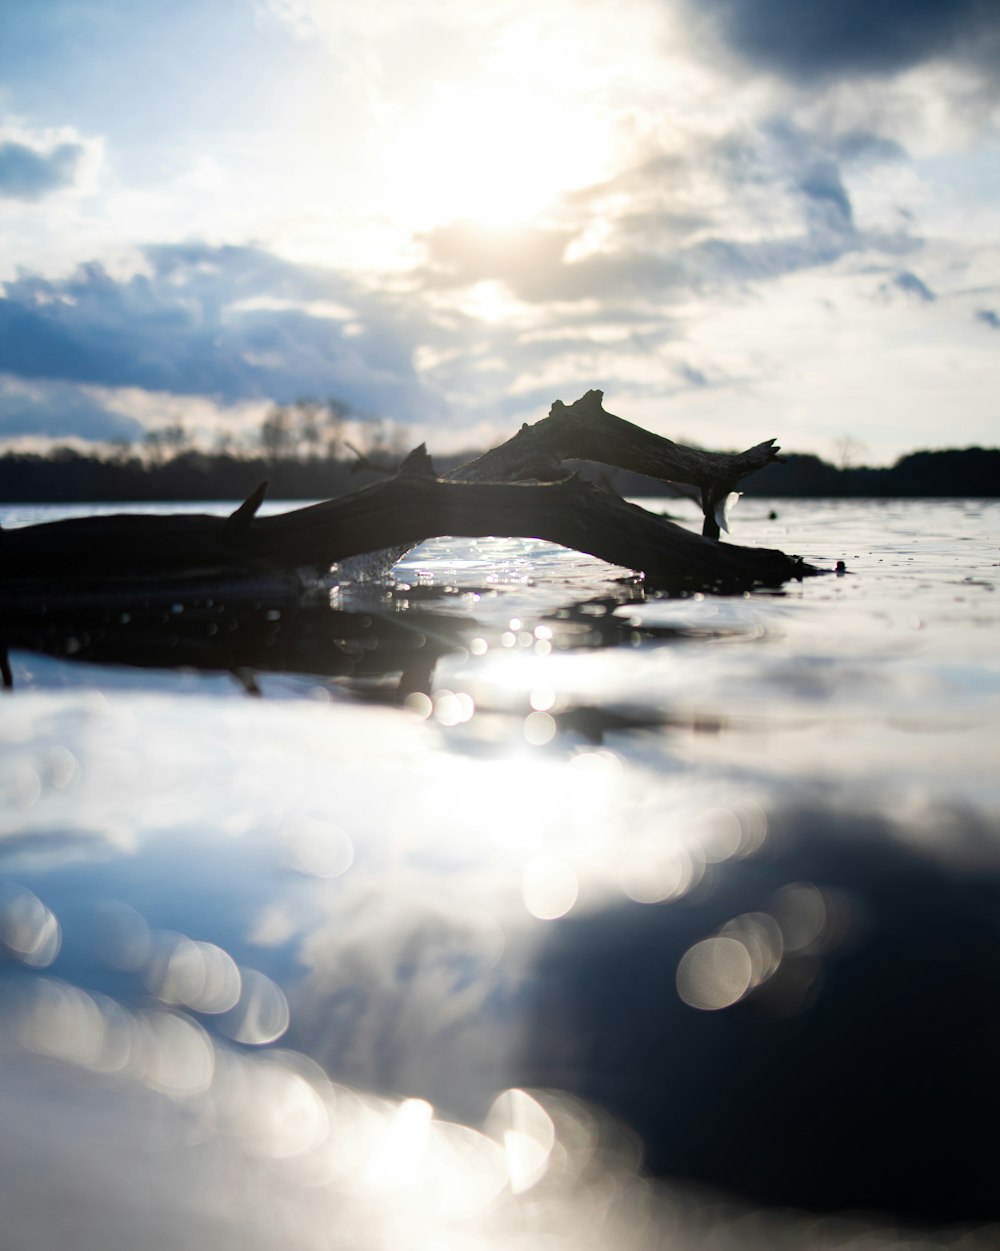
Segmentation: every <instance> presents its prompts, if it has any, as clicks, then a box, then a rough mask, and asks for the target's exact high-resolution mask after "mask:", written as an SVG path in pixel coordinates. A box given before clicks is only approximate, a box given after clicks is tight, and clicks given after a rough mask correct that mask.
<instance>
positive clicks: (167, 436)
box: [163, 421, 191, 456]
mask: <svg viewBox="0 0 1000 1251" xmlns="http://www.w3.org/2000/svg"><path fill="white" fill-rule="evenodd" d="M163 442H164V443H165V444H166V446H167V447H168V448H169V449H170V454H171V456H179V455H180V454H181V452H183V451H184V450H185V449H186V448H187V447H189V446H190V443H191V437H190V435H189V434H188V432H187V430H186V429H185V428H184V426H183V425H182V424H181V423H180V422H179V421H172V422H170V424H169V425H167V426H164V428H163Z"/></svg>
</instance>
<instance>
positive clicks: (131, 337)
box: [0, 243, 429, 420]
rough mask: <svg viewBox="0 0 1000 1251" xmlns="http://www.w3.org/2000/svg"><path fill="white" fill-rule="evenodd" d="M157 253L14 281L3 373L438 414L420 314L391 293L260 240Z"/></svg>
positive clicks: (3, 334) (1, 305)
mask: <svg viewBox="0 0 1000 1251" xmlns="http://www.w3.org/2000/svg"><path fill="white" fill-rule="evenodd" d="M145 259H146V262H147V264H146V268H145V271H144V272H139V273H136V274H134V275H133V276H132V277H130V278H127V279H122V280H118V279H115V278H113V277H112V276H111V275H110V274H109V273H108V272H107V271H106V270H105V269H104V268H103V267H102V266H101V265H99V264H96V263H92V264H87V265H83V266H81V267H80V268H79V269H77V270H76V272H75V273H73V274H72V275H71V276H70V277H68V278H65V279H62V280H58V281H55V280H48V279H44V278H41V277H39V276H37V275H28V276H22V277H20V278H18V279H17V280H15V281H13V282H9V283H7V285H6V292H5V296H4V298H2V299H0V371H5V372H7V373H9V374H11V375H13V376H16V377H19V378H22V379H33V380H46V381H62V382H73V383H80V384H86V385H91V386H102V387H110V388H122V387H135V388H141V389H143V390H147V391H159V392H166V393H168V394H173V395H192V396H193V395H203V396H209V397H212V398H214V399H216V400H218V401H220V402H222V403H225V404H235V403H238V402H240V401H244V400H250V399H258V398H267V399H273V400H277V401H279V402H286V401H290V400H293V399H295V398H297V397H299V396H302V395H317V396H323V397H326V396H337V397H338V398H341V399H343V400H345V401H346V402H347V403H348V404H350V405H351V406H352V407H355V408H356V409H358V410H359V411H361V412H388V413H391V414H392V415H393V416H396V417H399V418H401V419H403V420H411V419H417V418H421V417H424V416H426V414H427V407H428V403H429V401H428V397H427V396H426V394H425V393H424V391H423V389H422V387H421V385H420V380H419V378H418V377H417V375H416V373H415V371H414V368H413V362H412V348H413V335H414V333H415V332H416V327H415V326H414V325H413V324H411V323H412V317H413V314H412V313H411V312H409V311H408V310H406V309H405V308H402V307H397V302H396V301H395V300H394V298H393V297H392V296H391V295H388V294H381V295H380V294H378V293H372V292H369V291H366V290H364V289H363V288H362V287H360V286H359V285H357V284H354V283H352V281H351V280H349V279H347V278H344V277H342V276H338V275H337V274H336V273H334V272H332V271H328V270H323V269H321V268H318V267H309V266H298V265H294V264H292V263H290V262H287V261H283V260H281V259H280V258H278V257H276V256H274V255H273V254H271V253H269V252H267V251H266V250H264V249H259V248H249V247H211V246H208V245H204V244H199V243H192V244H185V245H177V246H163V247H156V248H149V249H147V251H146V257H145Z"/></svg>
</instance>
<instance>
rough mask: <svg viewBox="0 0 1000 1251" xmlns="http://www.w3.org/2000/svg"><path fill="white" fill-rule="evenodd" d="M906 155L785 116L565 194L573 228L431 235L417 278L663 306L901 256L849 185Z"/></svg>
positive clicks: (693, 139)
mask: <svg viewBox="0 0 1000 1251" xmlns="http://www.w3.org/2000/svg"><path fill="white" fill-rule="evenodd" d="M904 155H905V154H904V153H903V150H902V149H901V148H900V147H899V145H897V144H895V143H894V142H892V141H888V140H883V139H881V138H880V137H879V136H877V135H873V134H868V133H866V132H863V131H858V130H852V131H847V132H845V133H843V134H836V133H833V134H829V135H825V134H816V133H810V132H808V131H806V130H804V129H802V128H800V127H796V126H794V125H793V124H792V123H791V122H789V121H788V120H787V119H784V118H781V119H774V118H770V119H765V120H764V121H763V122H761V123H759V124H758V125H757V126H755V127H754V126H750V125H749V124H747V125H744V126H743V127H741V128H740V129H737V130H734V131H732V132H729V133H727V134H724V135H722V136H721V137H705V136H698V135H688V136H686V137H685V140H684V142H683V144H681V145H679V146H678V147H677V148H676V149H675V150H673V151H669V152H659V153H654V154H652V155H647V156H646V158H645V159H643V160H642V161H640V162H639V163H637V164H635V165H633V166H632V167H631V168H629V169H627V170H624V171H622V172H621V173H620V174H619V175H617V176H616V177H615V178H613V179H609V180H607V181H606V182H604V183H602V184H600V185H597V186H594V187H591V188H589V189H585V190H580V191H577V192H575V193H574V194H573V195H571V196H568V197H567V198H566V201H565V205H566V209H567V213H566V216H567V220H572V225H571V226H566V227H562V228H558V229H557V228H547V229H537V228H532V229H521V230H508V231H505V232H497V231H495V230H491V229H488V228H486V227H483V226H478V225H475V224H471V223H468V222H455V223H452V224H451V225H448V226H441V227H439V228H437V229H436V230H433V231H430V232H427V233H426V234H424V235H423V236H422V240H421V241H422V242H423V244H424V246H425V248H426V252H427V263H426V266H425V267H423V268H422V269H420V270H418V278H419V280H420V281H421V282H423V283H426V284H427V285H428V286H429V287H431V288H434V289H449V288H458V287H463V286H471V285H473V284H475V283H478V282H484V281H491V282H502V283H504V284H506V286H507V287H508V288H509V289H510V291H511V292H512V293H513V294H514V295H515V296H516V297H517V298H518V299H520V300H523V301H525V302H527V303H529V304H546V303H549V304H551V303H565V302H577V301H587V300H591V301H601V302H604V301H608V300H619V301H620V300H625V301H656V302H658V303H659V304H660V305H661V306H662V305H663V304H665V303H669V302H676V301H679V300H684V299H688V298H690V297H691V296H692V295H706V294H709V293H714V294H719V293H721V292H725V291H728V290H731V289H732V288H734V287H736V286H747V285H752V284H757V283H764V282H768V281H773V280H775V279H778V278H780V277H782V276H783V275H786V274H791V273H797V272H799V271H801V270H803V269H818V268H824V267H828V266H831V265H833V264H835V263H836V262H838V261H840V260H841V258H843V257H845V256H847V255H850V254H851V253H863V252H875V253H881V254H885V255H890V256H896V255H899V254H901V253H906V252H909V251H912V250H913V249H914V248H916V247H917V246H919V241H918V240H917V239H915V238H914V237H912V236H911V235H909V234H907V233H906V232H905V231H902V230H897V231H895V232H887V231H885V230H877V229H870V228H866V226H865V224H864V223H863V222H859V221H858V220H857V218H856V214H855V210H854V205H853V203H852V199H851V194H850V191H849V189H848V184H847V181H846V180H845V175H846V171H848V170H854V169H855V168H860V167H863V168H865V169H869V168H874V167H878V166H880V165H882V164H885V163H889V162H897V161H901V160H902V158H903V156H904Z"/></svg>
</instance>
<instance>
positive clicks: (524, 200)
mask: <svg viewBox="0 0 1000 1251" xmlns="http://www.w3.org/2000/svg"><path fill="white" fill-rule="evenodd" d="M564 71H565V67H564V66H561V67H560V76H559V78H560V83H564V82H565V79H564V77H563V75H564ZM610 156H611V142H610V135H609V134H608V133H607V130H606V127H604V126H602V125H601V124H600V123H599V122H598V121H597V120H596V119H595V118H593V117H589V116H586V114H585V113H584V114H583V115H582V116H581V107H580V104H579V101H575V100H573V99H572V96H571V93H570V91H569V90H566V89H565V88H564V87H563V86H560V87H559V88H558V89H557V88H556V87H555V86H551V85H548V84H545V85H543V84H541V83H539V82H537V81H536V82H532V81H531V78H530V77H529V76H527V75H526V76H525V77H524V79H523V80H516V79H515V80H513V81H505V82H503V83H501V84H489V85H477V84H474V83H471V82H465V81H461V80H459V81H455V82H450V83H439V84H438V86H437V90H436V91H435V93H434V96H433V98H432V100H431V101H430V102H429V104H428V105H427V107H425V108H424V109H422V110H421V111H420V112H419V113H417V115H416V116H415V117H414V118H413V120H412V121H411V122H409V124H407V125H404V126H403V127H402V129H401V130H400V132H399V134H398V136H397V139H396V143H395V145H394V150H393V152H392V156H391V164H392V166H393V167H394V168H395V170H396V171H397V172H398V176H399V180H400V184H401V185H400V187H399V189H398V193H397V196H396V203H397V205H398V206H400V211H401V212H403V213H405V215H406V219H407V223H408V224H409V225H410V226H411V227H412V228H415V229H425V228H427V227H430V226H434V225H441V224H442V223H445V222H453V221H458V220H466V221H474V222H478V223H480V224H482V225H486V226H511V225H516V224H518V223H524V222H526V221H528V220H530V219H531V218H533V217H535V216H536V215H537V214H539V213H541V212H544V211H545V210H546V209H547V208H548V207H550V206H551V205H552V204H553V202H554V201H555V200H556V199H557V198H558V197H559V196H560V195H561V194H563V193H564V192H566V191H570V190H572V189H574V188H576V187H580V186H583V185H586V184H587V183H592V182H596V181H598V180H599V179H600V178H601V177H603V176H605V174H606V166H607V163H608V161H609V160H610Z"/></svg>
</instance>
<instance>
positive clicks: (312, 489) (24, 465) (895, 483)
mask: <svg viewBox="0 0 1000 1251" xmlns="http://www.w3.org/2000/svg"><path fill="white" fill-rule="evenodd" d="M473 455H474V453H472V452H469V453H465V454H462V455H458V456H450V457H435V465H436V467H437V469H438V472H439V473H445V472H447V471H448V470H449V469H450V468H452V467H453V466H455V465H458V464H461V463H463V462H465V461H467V460H469V459H471V458H472V456H473ZM401 459H402V457H401V455H399V452H398V450H397V449H395V448H386V447H383V446H376V447H374V448H372V449H370V450H368V451H365V452H361V453H357V454H355V453H353V452H350V451H348V452H346V453H344V454H342V455H334V454H331V453H330V452H329V451H326V452H324V453H323V454H321V453H320V452H313V453H312V454H307V455H304V456H303V455H298V456H293V455H291V454H290V452H289V450H288V449H287V445H286V444H285V443H284V442H283V441H282V440H281V439H280V438H279V439H278V440H277V441H276V442H275V443H274V444H273V451H272V454H255V455H235V454H232V453H230V452H213V453H206V452H200V451H195V450H191V449H187V450H182V451H177V452H176V454H174V455H172V456H169V457H168V456H166V455H165V454H163V455H157V456H154V457H150V456H148V455H146V456H142V455H140V454H138V453H137V452H130V451H128V450H126V449H124V448H119V449H118V450H117V452H116V454H115V455H113V456H110V457H101V456H96V455H84V454H82V453H79V452H76V451H74V450H72V449H68V448H57V449H56V450H55V451H53V452H51V453H49V454H46V455H44V456H43V455H38V454H30V453H15V452H8V453H7V454H6V455H3V456H0V500H2V501H4V502H9V503H43V502H52V503H64V502H65V503H83V502H96V501H116V500H121V501H126V500H164V501H166V500H215V499H222V500H239V499H244V498H245V497H246V496H247V495H248V494H249V493H250V492H251V491H252V490H253V489H254V487H256V486H257V484H258V483H259V482H261V480H262V479H264V478H267V479H269V481H270V484H271V485H270V490H269V495H270V497H271V498H272V499H298V500H301V499H324V498H329V497H331V496H335V495H341V494H343V493H344V492H346V491H351V490H355V489H356V488H357V487H359V486H362V485H364V484H365V483H366V482H371V481H375V480H377V479H378V477H379V476H381V475H384V474H385V473H386V472H391V471H392V470H393V468H394V467H395V465H396V464H398V462H399V460H401ZM579 471H580V472H581V473H582V475H583V476H584V477H588V478H591V479H596V480H598V481H602V480H603V481H605V482H606V483H607V484H608V485H609V486H611V487H613V489H615V490H616V491H619V492H620V493H622V494H623V495H638V496H641V495H646V496H649V495H667V496H669V495H674V496H676V495H680V494H684V493H685V492H684V491H683V490H671V489H670V488H669V487H667V486H664V485H663V484H662V483H658V482H656V481H655V480H653V479H650V478H645V477H642V476H641V475H639V474H631V473H625V472H623V471H620V470H608V469H607V468H606V467H604V466H590V465H587V464H585V463H581V464H580V465H579ZM998 483H1000V449H996V448H992V449H990V448H978V447H974V448H966V449H964V450H955V449H952V450H947V451H938V452H913V453H911V454H910V455H908V456H904V457H902V458H901V459H900V460H899V461H897V462H896V464H895V465H893V466H892V467H891V468H886V469H869V468H864V467H847V468H840V469H838V468H837V467H836V466H834V465H831V464H829V463H827V462H826V461H824V460H821V459H820V458H819V457H818V456H807V455H790V456H789V457H788V458H787V461H786V462H785V463H784V464H775V465H769V466H767V467H766V468H765V469H761V470H758V471H757V472H756V473H755V474H753V476H752V477H750V478H747V479H746V480H745V482H744V483H743V484H742V489H743V491H744V492H745V494H747V495H750V496H786V497H793V496H804V497H808V496H814V497H820V496H856V497H863V496H869V497H871V496H876V497H878V496H890V497H891V496H895V497H905V496H938V497H945V496H994V497H995V496H997V495H1000V490H998Z"/></svg>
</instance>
